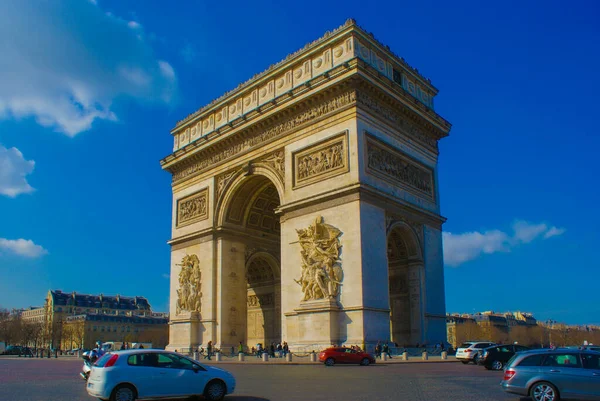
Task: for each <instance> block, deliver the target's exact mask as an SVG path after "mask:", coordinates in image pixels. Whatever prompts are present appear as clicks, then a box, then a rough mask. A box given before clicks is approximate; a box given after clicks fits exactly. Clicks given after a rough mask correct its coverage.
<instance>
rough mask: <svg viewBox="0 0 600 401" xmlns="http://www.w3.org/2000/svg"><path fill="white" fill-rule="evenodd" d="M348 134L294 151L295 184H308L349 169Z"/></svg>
mask: <svg viewBox="0 0 600 401" xmlns="http://www.w3.org/2000/svg"><path fill="white" fill-rule="evenodd" d="M346 138H347V135H346V134H345V133H344V134H343V135H341V136H337V137H335V138H333V139H329V140H327V141H325V142H323V143H321V144H317V145H313V146H310V147H309V148H308V149H304V150H301V151H299V152H296V153H294V169H295V176H294V183H295V186H301V185H307V184H310V183H312V182H315V181H320V180H322V179H324V178H328V177H332V176H335V175H337V174H340V173H344V172H346V171H348V162H347V156H346V155H347V153H348V151H347V149H348V148H347V139H346Z"/></svg>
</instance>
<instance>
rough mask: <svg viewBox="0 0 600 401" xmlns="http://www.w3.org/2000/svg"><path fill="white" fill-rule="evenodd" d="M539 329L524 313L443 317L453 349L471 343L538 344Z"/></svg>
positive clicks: (541, 341) (449, 315)
mask: <svg viewBox="0 0 600 401" xmlns="http://www.w3.org/2000/svg"><path fill="white" fill-rule="evenodd" d="M540 330H541V329H540V326H538V325H537V320H536V319H535V318H534V317H533V315H532V314H531V313H526V312H505V313H497V312H494V311H485V312H479V313H473V314H448V315H447V316H446V332H447V337H448V342H449V343H450V344H451V345H452V346H453V347H455V348H456V347H458V346H460V344H462V343H463V342H465V341H472V340H485V341H494V342H497V343H507V342H519V343H524V344H530V345H533V344H541V343H543V337H542V336H540Z"/></svg>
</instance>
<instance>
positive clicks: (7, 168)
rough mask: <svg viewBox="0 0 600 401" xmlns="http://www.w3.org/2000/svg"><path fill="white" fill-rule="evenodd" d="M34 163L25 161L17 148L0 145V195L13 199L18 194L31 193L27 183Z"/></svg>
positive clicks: (30, 187) (31, 189)
mask: <svg viewBox="0 0 600 401" xmlns="http://www.w3.org/2000/svg"><path fill="white" fill-rule="evenodd" d="M34 166H35V162H34V161H33V160H25V158H24V157H23V153H21V151H20V150H19V149H17V148H10V149H8V148H5V147H4V146H2V145H0V194H2V195H5V196H8V197H9V198H14V197H16V196H17V195H19V194H27V193H30V192H33V191H34V189H33V187H32V186H31V185H29V183H28V182H27V175H28V174H31V172H32V171H33V168H34Z"/></svg>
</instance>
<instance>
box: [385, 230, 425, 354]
mask: <svg viewBox="0 0 600 401" xmlns="http://www.w3.org/2000/svg"><path fill="white" fill-rule="evenodd" d="M387 258H388V280H389V287H388V288H389V301H390V339H391V341H392V342H395V343H397V344H398V345H399V346H414V345H416V344H417V343H421V342H422V338H423V319H424V315H423V278H424V274H423V270H424V269H423V257H422V249H421V245H420V243H419V240H418V237H417V235H416V233H415V232H414V230H413V229H412V228H411V227H410V226H409V225H408V224H406V223H404V222H398V223H396V224H393V225H392V226H391V227H390V229H389V231H388V239H387Z"/></svg>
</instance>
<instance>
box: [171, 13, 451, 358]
mask: <svg viewBox="0 0 600 401" xmlns="http://www.w3.org/2000/svg"><path fill="white" fill-rule="evenodd" d="M436 94H437V90H436V89H435V87H433V85H432V84H431V82H430V81H429V79H427V78H425V77H423V76H422V75H421V74H419V72H418V71H417V70H416V69H414V68H412V67H411V66H409V65H408V64H407V63H406V62H405V61H404V59H402V58H400V57H398V56H397V55H395V54H394V53H392V51H391V50H390V48H389V47H387V46H385V45H383V44H381V43H380V42H378V41H377V40H376V39H375V38H374V37H373V35H372V34H369V33H367V32H365V31H364V30H363V29H361V28H360V27H358V26H357V25H356V24H355V22H354V21H353V20H349V21H347V22H346V23H345V24H344V25H343V26H341V27H339V28H338V29H336V30H334V31H333V32H327V33H326V34H325V35H324V36H323V37H322V38H320V39H318V40H316V41H315V42H313V43H310V44H308V45H306V46H305V47H304V48H302V49H301V50H299V51H297V52H296V53H294V54H291V55H289V56H288V57H286V58H285V60H283V61H281V62H280V63H278V64H275V65H273V66H271V67H270V68H269V69H268V70H266V71H265V72H263V73H260V74H258V75H256V76H254V77H253V78H252V79H250V80H249V81H248V82H246V83H243V84H241V85H240V86H238V87H237V88H236V89H234V90H233V91H231V92H228V93H226V94H225V95H224V96H222V97H220V98H219V99H217V100H215V101H213V102H212V103H210V104H209V105H208V106H205V107H203V108H201V109H200V110H198V111H197V112H195V113H193V114H191V115H189V116H188V117H187V118H185V119H184V120H182V121H180V122H179V123H177V125H176V126H175V128H174V129H173V130H172V132H171V133H172V135H173V139H174V148H173V153H172V154H170V155H169V156H167V157H165V158H164V159H163V160H161V165H162V168H163V169H164V170H167V171H169V172H170V173H171V174H172V189H173V213H172V219H173V224H172V239H171V240H170V241H169V243H170V245H171V286H170V293H171V301H170V315H171V318H170V344H169V347H168V348H169V349H177V350H179V351H185V350H187V349H189V348H193V347H196V346H198V345H200V344H203V345H206V344H207V343H208V341H212V342H213V344H215V345H216V346H217V347H221V348H227V349H229V347H231V346H235V345H237V344H239V342H240V341H242V342H243V343H244V344H245V345H249V346H253V345H255V344H256V343H262V344H270V343H272V342H279V341H287V342H288V344H289V345H290V348H291V349H298V350H300V349H309V348H312V349H316V348H318V347H321V346H329V345H331V344H359V345H363V346H370V345H372V344H375V343H376V342H377V341H379V340H382V341H383V340H388V341H389V340H391V341H394V342H397V343H398V344H400V345H411V344H416V343H421V344H422V343H424V342H428V343H433V342H438V341H442V340H445V338H446V334H445V333H446V323H445V299H444V273H443V260H442V232H441V228H442V223H443V222H444V218H443V217H441V216H440V203H439V200H440V198H439V194H438V180H437V177H438V174H437V161H438V140H440V139H441V138H443V137H445V136H447V135H448V132H449V130H450V124H449V123H448V122H447V121H446V120H444V119H443V118H442V117H440V116H439V115H438V114H436V112H435V111H434V102H433V99H434V97H435V95H436Z"/></svg>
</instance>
